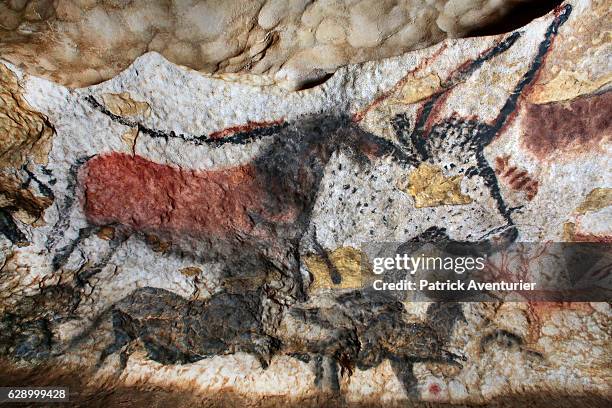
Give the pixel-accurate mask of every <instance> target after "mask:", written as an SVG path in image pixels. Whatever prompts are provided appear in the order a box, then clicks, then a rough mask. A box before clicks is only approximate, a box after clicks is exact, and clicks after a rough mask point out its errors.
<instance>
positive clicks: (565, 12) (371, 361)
mask: <svg viewBox="0 0 612 408" xmlns="http://www.w3.org/2000/svg"><path fill="white" fill-rule="evenodd" d="M571 10H572V7H571V6H570V5H566V6H565V7H564V8H562V9H560V10H559V11H558V14H557V15H556V17H555V19H554V21H553V22H552V23H551V25H550V26H549V27H548V29H547V31H546V36H545V40H544V41H543V42H542V43H541V44H540V46H539V49H538V53H537V55H536V57H535V59H534V61H533V63H532V65H531V67H530V69H529V70H528V71H527V72H526V73H525V74H524V75H523V78H522V79H521V81H520V82H519V83H518V84H517V85H516V86H515V88H514V91H513V93H512V94H511V96H510V97H509V98H508V100H507V101H506V103H505V104H504V106H503V107H502V109H501V111H500V113H499V114H498V116H497V118H496V119H495V120H494V122H493V124H492V125H487V124H484V123H479V122H475V121H463V122H462V124H461V125H466V126H467V125H470V126H472V127H473V128H474V129H477V130H478V131H477V133H476V135H477V136H478V137H476V138H475V139H472V140H468V141H466V142H465V143H474V144H473V145H472V146H473V147H475V148H476V152H477V157H478V168H476V169H468V171H469V174H471V175H476V174H479V175H481V176H482V177H483V178H484V179H485V182H486V183H488V184H487V185H488V187H489V189H490V191H491V194H492V195H493V197H494V198H495V199H496V200H497V203H498V208H499V210H500V212H501V213H502V214H504V216H506V217H507V220H508V221H509V227H511V228H512V229H514V230H515V231H516V227H514V224H512V219H511V218H510V215H511V212H512V209H508V208H507V207H506V205H505V203H504V202H503V199H502V197H501V193H500V192H499V187H498V185H497V180H496V178H495V174H494V172H492V169H491V167H490V166H489V164H488V163H487V161H486V159H485V157H484V154H483V149H484V147H485V146H486V145H487V144H489V143H490V142H491V141H492V140H493V138H494V137H495V136H496V135H497V134H498V133H499V131H500V130H501V129H502V128H503V126H504V125H505V124H506V123H507V121H508V120H509V119H510V117H511V116H512V114H513V113H514V112H515V110H516V107H517V103H518V99H519V97H520V96H521V93H522V92H523V91H524V89H525V87H526V86H527V85H528V84H529V83H531V82H532V81H533V79H534V78H535V77H536V75H537V72H538V70H539V68H540V67H541V65H542V63H543V61H544V57H545V55H546V53H547V52H548V50H549V48H550V46H551V44H552V38H553V36H554V35H556V34H557V32H558V28H559V26H560V25H562V24H563V23H564V22H565V21H567V19H568V17H569V14H570V13H571ZM519 37H520V34H519V33H518V32H515V33H513V34H511V35H510V36H508V37H507V38H506V39H505V40H503V41H502V42H500V43H499V44H498V45H497V46H495V47H494V48H493V49H491V50H490V51H489V52H487V53H485V54H484V55H482V56H481V57H479V58H478V59H476V60H474V61H472V62H471V63H470V64H469V65H468V66H467V68H466V69H463V70H460V71H458V73H457V74H456V75H455V76H453V77H451V79H450V81H449V82H450V83H451V84H449V83H448V82H447V84H446V85H445V87H446V88H447V89H445V90H444V91H442V92H440V93H438V94H436V95H434V96H432V97H431V98H430V99H429V100H428V101H427V102H425V104H424V106H423V109H422V111H421V113H420V116H419V117H418V120H417V123H416V124H415V128H414V130H413V132H412V133H411V134H410V136H409V137H408V138H406V137H405V136H406V133H407V129H408V126H407V124H406V123H405V122H404V121H405V117H404V118H403V119H402V118H401V117H400V118H397V117H396V118H394V122H393V123H392V125H393V127H394V129H396V133H398V138H399V140H400V142H402V143H404V144H408V142H412V144H413V145H414V147H415V148H416V150H417V153H418V154H419V155H420V160H416V159H414V158H413V157H410V156H407V155H405V153H403V154H404V155H405V156H402V158H403V159H405V160H406V161H408V162H410V163H414V162H416V163H417V164H418V163H419V162H423V161H426V160H427V159H429V158H430V154H429V151H428V149H427V140H428V138H429V136H431V135H432V131H431V130H430V131H429V132H428V133H425V128H426V125H427V119H428V117H429V115H430V114H431V113H432V110H433V109H434V107H435V104H436V102H437V101H438V100H439V98H441V97H442V96H443V94H444V93H445V92H447V91H448V90H450V89H452V86H451V85H452V83H456V82H457V81H459V82H460V81H463V80H465V78H467V76H469V75H470V74H471V73H472V72H474V70H476V69H477V68H478V67H480V66H481V65H482V63H483V62H484V61H486V60H488V59H490V58H492V57H493V56H495V55H498V54H499V53H501V52H504V51H505V50H507V49H508V48H509V47H510V46H512V45H513V44H514V43H515V42H516V40H517V39H518V38H519ZM86 100H87V101H88V103H90V104H91V105H92V106H93V107H94V108H96V109H97V110H99V111H101V112H102V113H103V114H105V115H106V116H108V117H110V118H111V120H113V121H115V122H118V123H121V124H123V125H125V126H130V127H137V128H138V130H139V131H140V132H143V133H145V134H147V135H149V136H152V137H155V138H164V139H166V140H168V138H175V137H177V138H181V139H183V140H185V141H188V142H192V143H195V144H197V145H203V144H205V145H210V146H213V147H218V146H221V145H224V144H226V143H232V144H245V143H248V142H250V141H252V140H256V139H259V138H262V137H266V136H272V135H274V134H275V133H277V132H278V131H280V130H282V129H284V128H286V127H287V126H288V124H286V123H285V124H281V125H275V126H271V127H267V128H262V129H256V130H253V131H247V132H238V133H236V134H234V135H232V136H230V137H227V138H223V139H216V138H211V137H210V136H186V135H182V134H176V133H175V132H173V131H171V132H169V133H168V132H161V131H156V130H153V129H149V128H147V127H145V126H144V125H142V124H140V123H137V122H132V121H129V120H127V119H125V118H122V117H120V116H117V115H114V114H112V113H111V112H109V111H108V110H107V109H106V108H104V107H103V106H102V105H100V104H99V103H98V102H97V101H96V100H95V98H93V96H89V97H87V98H86ZM436 125H437V124H436ZM453 125H454V126H457V124H452V123H451V126H453ZM362 133H363V132H362ZM369 137H370V138H371V137H374V139H370V141H374V140H384V139H381V138H378V137H376V136H373V135H369ZM309 143H314V142H313V141H309ZM377 147H380V148H381V149H382V151H383V152H384V153H386V154H389V153H391V154H392V155H394V156H395V154H396V153H397V152H398V149H399V148H398V147H397V146H395V144H393V143H391V145H390V144H389V142H388V141H384V142H380V144H378V145H377ZM399 150H400V151H401V149H399ZM275 153H276V154H278V152H275ZM263 159H265V158H263V157H262V158H257V159H255V160H256V161H257V160H263ZM66 205H67V206H68V207H70V203H66ZM65 210H66V209H65ZM84 233H85V234H87V233H89V232H88V231H85V232H84ZM424 234H425V235H423V234H421V235H423V236H424V237H426V236H427V237H434V238H442V239H443V238H445V233H444V230H443V229H442V228H438V227H432V228H430V229H429V230H427V231H426V232H425V233H424ZM48 244H51V245H53V242H50V243H48ZM64 256H65V255H64V254H60V255H59V258H57V259H56V261H59V262H58V264H61V263H62V261H64V260H63V259H62V258H63V257H64ZM58 267H59V265H58ZM86 278H87V276H79V277H78V280H79V281H81V280H82V281H81V283H83V281H86ZM143 291H145V292H146V291H149V292H151V293H159V294H162V293H163V292H165V291H163V290H162V289H154V288H144V289H139V290H137V291H135V292H133V294H131V295H128V296H127V297H126V298H125V299H124V301H123V303H124V304H125V303H128V304H129V303H130V302H129V300H130V298H131V297H133V296H137V294H138V293H143ZM163 296H166V297H176V296H178V295H174V294H172V293H170V292H169V293H168V294H164V295H163ZM223 296H230V295H228V294H225V293H221V294H216V295H214V296H213V298H212V299H211V300H210V301H208V302H212V301H213V299H220V298H221V297H223ZM251 296H253V295H251ZM258 296H260V295H256V298H257V297H258ZM377 296H378V297H377ZM217 297H219V298H217ZM245 299H246V298H245ZM245 299H242V300H241V301H246V300H245ZM337 300H338V302H339V304H340V305H343V306H344V307H346V308H347V310H352V311H354V313H355V316H354V317H352V319H354V320H352V321H353V322H354V324H356V325H358V326H359V327H361V329H360V330H362V333H361V334H360V335H359V336H361V337H359V336H358V335H357V333H356V332H355V333H344V334H346V335H347V336H348V337H346V338H345V337H342V336H344V334H342V335H338V336H340V337H338V338H331V339H326V340H325V341H322V343H321V344H320V345H314V346H312V347H313V348H314V349H313V351H316V352H315V359H314V360H315V364H316V367H317V368H316V378H317V381H318V382H322V381H323V380H324V379H325V377H326V376H325V373H324V371H325V370H324V368H323V365H324V364H323V363H324V361H323V360H324V359H327V360H328V361H330V362H331V364H330V365H331V367H330V370H331V374H329V375H327V377H330V379H329V382H331V388H332V390H334V391H338V388H339V386H338V385H339V384H338V381H337V379H338V366H340V367H342V369H343V370H344V369H347V370H348V371H349V372H350V371H351V370H352V365H357V366H358V367H360V368H363V369H367V368H371V367H374V366H376V365H378V364H380V363H381V362H382V361H384V360H385V359H388V360H390V361H391V365H392V367H393V369H394V371H395V373H396V374H397V376H398V378H399V379H400V380H401V382H402V383H403V385H404V387H405V388H406V390H407V391H409V392H414V390H415V389H414V387H415V385H416V380H415V378H414V374H413V373H412V364H413V363H414V362H417V361H442V362H445V363H450V364H458V363H457V360H458V359H461V358H460V357H459V356H456V355H453V354H451V353H448V352H447V351H445V350H444V349H443V348H442V347H443V346H444V344H445V342H446V341H447V339H446V337H447V336H446V335H445V333H446V334H448V333H447V332H449V331H450V330H452V327H453V325H454V324H455V323H456V322H457V321H458V320H460V319H461V317H462V310H461V307H460V305H458V304H452V303H450V304H446V303H434V304H432V305H431V306H430V308H429V309H428V319H429V320H428V321H429V323H423V324H422V325H419V324H412V325H411V324H407V323H405V321H404V320H403V318H402V313H405V312H402V311H403V310H404V309H403V306H402V304H401V303H400V302H389V299H387V298H384V299H383V298H382V297H380V294H372V293H367V294H366V293H365V292H362V291H354V292H351V293H347V294H345V295H341V296H339V297H338V299H337ZM221 303H222V304H223V302H221ZM256 303H257V302H255V303H254V304H256ZM208 305H209V303H203V304H202V308H203V310H204V309H205V308H207V307H208ZM228 305H230V304H229V303H228ZM231 305H234V304H233V303H232V304H231ZM234 306H235V305H234ZM257 307H259V306H257ZM362 310H363V312H362ZM368 310H369V311H372V312H373V311H374V310H380V313H381V314H379V315H375V314H373V315H372V316H370V317H368V316H369V315H367V312H368ZM112 312H113V326H114V332H115V342H114V343H113V344H112V345H110V346H109V348H107V349H106V350H105V351H104V352H103V355H102V357H103V358H105V357H106V356H107V355H108V354H110V353H112V352H115V351H117V350H119V349H120V348H121V347H122V346H123V345H125V344H126V343H127V342H128V341H129V340H133V339H135V338H138V337H140V334H139V333H136V332H134V331H135V330H136V329H138V330H144V332H145V333H146V327H144V326H142V327H140V328H133V330H132V331H133V332H130V333H127V332H125V330H124V326H125V327H128V328H130V327H133V326H131V324H132V323H134V324H135V323H136V322H131V320H132V316H130V315H127V314H125V313H123V312H122V311H121V310H120V309H116V310H115V307H113V308H112ZM319 312H320V310H319V309H318V308H314V309H299V308H294V309H291V310H290V313H297V314H300V315H303V316H304V317H305V319H306V320H309V319H310V320H311V321H312V323H313V324H317V325H319V326H320V327H326V328H329V327H332V328H333V327H335V326H334V322H331V321H327V320H326V319H325V318H324V317H321V315H320V313H319ZM364 313H365V314H364ZM377 313H378V312H377ZM370 319H374V321H370ZM374 322H379V323H380V322H383V323H382V326H380V327H381V328H383V329H385V330H391V331H390V332H389V333H390V334H392V335H394V334H397V333H395V332H394V330H397V329H398V328H401V329H403V330H404V331H403V332H402V333H400V334H402V335H406V334H409V335H410V334H411V333H412V335H414V333H417V332H418V331H419V330H421V331H422V332H423V333H427V330H428V329H429V328H430V327H434V328H438V326H443V327H441V328H440V329H441V330H442V332H440V333H439V332H438V330H433V329H432V330H433V332H432V333H434V334H433V337H431V338H430V337H429V335H426V334H423V336H425V337H419V336H416V335H415V336H416V337H415V340H417V341H418V340H419V339H430V340H431V341H434V343H435V342H437V343H435V344H434V348H433V349H432V350H437V351H436V352H435V353H434V352H431V353H429V354H426V355H419V354H418V353H417V354H411V353H410V352H406V353H404V351H405V349H401V346H398V350H402V351H401V352H399V351H397V350H388V349H385V347H384V346H383V345H382V343H381V344H379V343H380V341H379V340H380V339H381V336H384V335H385V333H386V332H383V333H377V332H376V331H371V330H370V331H368V329H367V328H368V327H369V326H370V325H371V324H372V323H374ZM385 322H386V323H385ZM402 322H403V323H402ZM126 325H127V326H126ZM430 325H431V326H430ZM364 327H365V329H364ZM354 330H355V331H356V330H357V329H356V328H354ZM248 334H249V335H267V334H266V333H263V332H262V333H261V334H260V333H248ZM243 335H247V333H242V334H241V333H239V332H237V333H236V336H237V338H241V336H243ZM363 339H365V341H368V340H372V341H374V343H370V342H367V343H366V345H368V344H369V345H370V346H371V347H364V344H362V340H363ZM230 340H231V339H229V340H228V341H230ZM386 340H388V339H386ZM143 341H144V340H143ZM147 341H150V344H149V347H150V348H151V350H154V351H156V352H157V353H158V354H159V353H161V354H160V356H161V357H162V358H163V359H164V360H167V357H168V356H169V355H171V354H172V353H170V350H167V353H166V351H164V350H163V349H160V348H159V347H160V346H162V344H159V343H158V342H157V340H156V339H154V338H149V339H148V340H147ZM343 341H345V342H346V346H347V349H346V350H340V349H338V347H334V345H335V344H336V343H335V342H338V343H340V344H344V343H342V342H343ZM377 342H378V343H377ZM385 344H386V343H385ZM247 346H248V347H249V348H251V350H246V351H247V352H253V353H259V352H260V351H256V350H255V349H256V348H257V347H258V344H255V343H253V344H250V345H249V344H248V343H247ZM268 347H269V349H268V350H263V352H264V353H263V354H266V353H270V354H274V353H275V352H277V351H278V350H279V349H282V345H281V344H277V343H274V342H272V343H271V344H270V346H268ZM408 349H409V348H408ZM317 350H318V351H317ZM225 352H231V350H225ZM355 353H356V354H355ZM371 353H374V355H371ZM398 353H399V354H398ZM288 354H290V355H295V356H296V358H297V357H299V358H301V359H303V360H304V361H306V360H308V361H309V356H308V354H309V351H306V353H301V352H299V351H298V352H295V351H294V352H292V353H288ZM123 357H124V356H123V355H122V361H123ZM201 358H204V356H203V355H186V356H180V360H186V361H185V362H189V361H197V360H199V359H201ZM260 358H261V360H262V361H263V360H266V359H265V358H263V357H261V356H260ZM170 360H172V359H170ZM172 362H173V361H166V363H172ZM262 365H263V362H262Z"/></svg>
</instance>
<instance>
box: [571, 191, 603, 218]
mask: <svg viewBox="0 0 612 408" xmlns="http://www.w3.org/2000/svg"><path fill="white" fill-rule="evenodd" d="M611 205H612V188H601V187H598V188H594V189H593V190H591V192H590V193H589V194H587V196H586V197H585V198H584V201H583V202H582V203H581V204H580V205H579V206H578V208H576V212H577V213H578V214H584V213H586V212H587V211H597V210H601V209H602V208H606V207H609V206H611Z"/></svg>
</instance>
